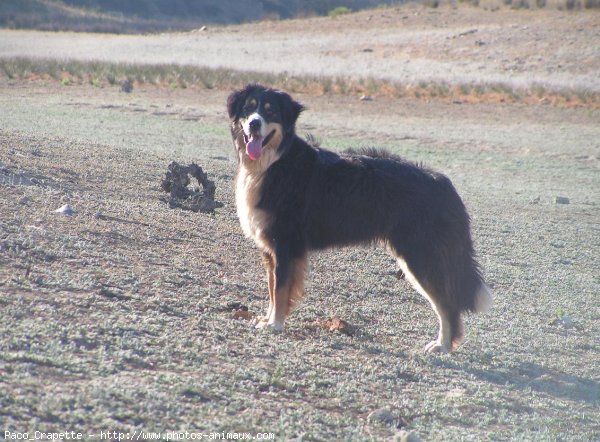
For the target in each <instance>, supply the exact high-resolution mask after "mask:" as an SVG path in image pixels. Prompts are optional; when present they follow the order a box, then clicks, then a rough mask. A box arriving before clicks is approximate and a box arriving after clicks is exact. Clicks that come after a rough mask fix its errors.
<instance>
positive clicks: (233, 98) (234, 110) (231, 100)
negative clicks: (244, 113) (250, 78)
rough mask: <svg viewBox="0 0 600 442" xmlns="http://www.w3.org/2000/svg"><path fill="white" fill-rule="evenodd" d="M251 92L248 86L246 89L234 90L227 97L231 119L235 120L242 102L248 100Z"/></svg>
mask: <svg viewBox="0 0 600 442" xmlns="http://www.w3.org/2000/svg"><path fill="white" fill-rule="evenodd" d="M249 92H250V88H249V87H248V86H246V87H245V88H244V89H241V90H239V91H234V92H232V93H231V94H230V95H229V97H227V113H228V114H229V118H230V119H231V120H235V118H236V117H237V116H238V115H239V113H240V110H241V108H242V104H243V103H244V102H245V101H246V97H247V96H248V93H249Z"/></svg>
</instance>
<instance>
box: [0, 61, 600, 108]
mask: <svg viewBox="0 0 600 442" xmlns="http://www.w3.org/2000/svg"><path fill="white" fill-rule="evenodd" d="M0 75H4V76H5V77H7V78H8V79H18V80H40V79H42V80H54V81H59V82H61V83H62V84H63V85H65V86H68V85H69V84H71V83H77V84H84V83H89V84H91V85H93V86H96V87H103V86H109V85H115V84H121V83H122V82H124V81H126V80H129V81H130V82H132V83H133V84H134V86H135V85H136V84H137V85H140V84H144V85H154V86H157V87H164V88H171V89H173V88H192V89H197V88H200V89H220V90H231V89H233V88H239V87H242V86H244V85H246V84H248V83H254V82H260V83H265V84H269V85H271V86H273V87H277V88H281V89H284V90H287V91H289V92H291V93H308V94H314V95H326V94H333V95H355V96H374V97H376V96H385V97H397V98H403V97H404V98H407V97H408V98H418V99H421V100H427V101H429V100H442V101H445V102H461V103H463V102H464V103H481V102H487V103H517V102H523V103H527V104H551V105H558V106H568V107H578V106H584V107H589V108H592V109H597V108H600V93H598V92H593V91H588V90H585V89H577V90H575V89H568V90H555V89H550V88H547V87H545V86H544V85H542V84H534V85H533V86H531V87H530V88H526V89H519V88H516V87H514V86H512V85H509V84H505V83H489V84H488V83H467V84H450V83H445V82H433V81H421V82H419V83H417V84H403V83H399V82H394V81H387V80H380V79H375V78H360V79H354V78H345V77H324V76H312V75H304V76H300V75H296V76H290V75H287V74H266V73H259V72H251V71H238V70H231V69H211V68H205V67H196V66H182V65H178V64H153V65H152V64H151V65H148V64H144V65H141V64H126V63H107V62H85V61H57V60H52V59H48V60H44V59H41V60H40V59H29V58H9V59H0Z"/></svg>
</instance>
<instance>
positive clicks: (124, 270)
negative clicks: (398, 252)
mask: <svg viewBox="0 0 600 442" xmlns="http://www.w3.org/2000/svg"><path fill="white" fill-rule="evenodd" d="M373 14H380V12H375V13H373ZM436 14H437V12H436ZM490 14H491V13H490ZM544 14H545V13H544ZM360 16H361V17H362V15H360ZM423 16H425V17H430V16H434V14H431V15H428V13H427V14H426V13H423ZM411 17H412V15H411ZM451 17H452V16H451V15H449V16H448V18H447V20H451ZM569 17H571V19H575V18H576V17H584V18H583V19H585V20H596V17H597V15H589V16H584V15H577V14H574V15H572V16H569ZM585 17H587V18H585ZM590 17H591V18H590ZM320 20H322V19H316V20H315V21H314V22H313V21H310V22H307V23H311V25H310V26H312V23H316V22H319V21H320ZM297 23H298V22H289V23H287V22H286V23H283V24H281V23H280V24H278V23H267V24H265V25H264V26H265V28H266V29H270V27H276V26H289V27H294V26H299V25H297ZM333 23H336V24H339V23H342V22H340V21H335V22H333ZM478 23H479V22H478ZM426 24H427V23H426ZM248 26H250V25H248ZM424 26H425V25H424ZM531 26H534V25H531ZM536 26H537V25H536ZM547 26H550V25H547ZM594 26H595V25H594ZM594 26H592V29H595V31H589V29H588V30H587V31H584V32H588V31H589V32H592V33H593V32H597V31H598V28H597V27H594ZM475 27H477V28H478V29H483V26H482V25H479V24H478V25H477V26H475ZM242 28H243V27H241V28H233V29H232V31H231V34H232V35H234V36H235V35H239V31H238V29H242ZM586 29H587V28H586ZM333 31H335V29H333ZM220 32H226V31H225V30H223V29H222V30H220ZM478 32H479V31H478ZM550 34H551V32H550V30H547V35H550ZM0 35H2V37H0V38H5V35H6V33H5V32H0ZM569 35H570V34H569ZM573 35H576V31H574V32H573ZM86 38H87V37H86ZM96 38H98V40H102V39H104V38H117V37H102V36H98V37H96ZM152 38H154V37H152ZM165 38H166V37H165ZM173 38H175V37H173ZM231 38H233V37H231ZM465 38H470V37H465ZM549 38H550V37H549ZM542 41H545V40H544V39H542ZM0 47H3V48H4V50H5V49H6V47H5V46H0ZM588 49H589V47H588ZM556 56H557V57H558V55H556ZM573 56H574V57H577V55H573ZM469 57H470V56H469ZM469 59H471V58H469ZM590 60H591V61H590V63H591V64H590V65H591V66H594V63H598V61H597V60H596V59H595V58H594V57H592V58H591V59H590ZM563 66H571V65H569V62H568V56H567V55H565V62H564V65H563ZM594 69H597V67H595V68H594ZM529 72H532V74H531V76H532V77H536V75H537V71H536V70H535V69H533V70H532V71H527V73H529ZM582 72H583V70H582ZM584 74H585V73H584ZM574 75H575V77H576V74H574ZM227 94H228V91H217V90H190V89H185V90H183V89H176V90H171V89H166V88H164V89H163V88H154V87H146V88H144V87H142V88H136V89H134V91H133V92H132V93H131V94H126V93H123V92H120V90H119V87H118V86H114V87H104V88H98V87H93V86H91V85H83V86H81V85H80V86H62V85H61V84H60V83H58V82H43V81H36V82H24V81H13V80H7V79H5V78H3V79H0V430H2V431H7V430H8V431H13V432H17V431H18V432H25V431H28V432H30V434H31V435H32V436H33V432H34V431H45V432H48V431H57V432H58V431H71V430H73V431H76V432H82V433H83V434H85V437H86V438H87V439H88V440H94V439H99V438H100V436H99V435H100V434H101V433H100V432H101V431H117V432H123V434H124V435H125V434H126V435H128V436H129V437H130V438H134V437H135V436H136V435H137V437H140V438H141V439H148V438H149V437H150V436H149V435H148V434H144V435H142V434H141V433H140V432H142V431H143V432H152V431H157V432H162V437H163V438H166V432H167V431H179V430H183V431H186V430H187V431H190V432H202V433H204V434H208V433H210V432H221V431H224V432H249V433H251V434H252V435H255V434H256V433H263V432H264V433H269V432H270V433H274V434H275V438H276V440H387V439H390V438H393V437H394V436H395V435H398V432H399V431H401V430H406V431H411V432H414V433H415V434H417V435H418V436H420V437H421V438H422V440H473V441H481V440H581V441H588V440H600V325H599V324H600V307H599V305H598V296H599V293H600V276H599V273H598V269H599V268H600V259H599V258H598V256H600V185H599V182H600V180H599V177H600V173H599V172H600V171H599V169H600V111H598V110H590V109H587V108H583V107H581V108H565V107H559V106H551V105H548V104H543V103H540V104H538V105H524V104H506V103H505V104H502V103H499V104H490V103H488V104H485V103H479V104H464V103H463V104H459V103H442V102H437V101H430V102H426V101H419V100H413V99H393V98H377V99H375V100H373V101H360V100H359V99H358V98H357V97H350V96H348V97H343V96H311V95H300V96H296V98H297V99H299V100H300V101H301V102H303V103H305V104H306V106H307V108H308V110H307V111H306V112H305V113H303V114H302V115H301V117H300V121H299V124H298V132H299V133H300V134H305V133H309V132H310V133H312V134H314V135H315V136H316V137H317V138H318V139H320V140H321V143H322V145H323V146H325V147H331V148H333V149H343V148H346V147H359V146H380V147H386V148H388V149H390V150H392V151H393V152H395V153H398V154H400V155H402V156H405V157H407V158H410V159H412V160H415V161H420V162H424V163H425V164H426V165H428V166H431V167H433V168H436V169H438V170H440V171H443V172H444V173H446V174H447V175H448V176H449V177H450V178H451V179H452V181H453V182H454V183H455V185H456V187H457V189H458V191H459V193H460V194H461V195H462V197H463V199H464V201H465V203H466V205H467V207H468V209H469V211H470V213H471V215H472V224H473V236H474V239H475V245H476V249H477V252H478V257H479V261H480V262H481V264H482V267H483V269H484V274H485V276H486V279H487V281H488V283H489V284H490V286H491V287H492V289H493V291H494V294H495V301H496V303H495V306H494V308H493V310H492V311H491V312H490V313H488V314H485V315H477V316H471V317H467V318H466V330H467V334H466V340H465V343H464V344H463V346H461V347H460V348H459V349H458V350H457V351H456V352H455V353H454V354H452V355H430V354H425V353H424V352H423V348H424V345H425V344H426V343H427V342H429V341H430V340H431V339H432V337H433V336H434V335H435V333H436V318H435V316H434V314H433V312H432V310H431V308H430V307H429V305H428V304H427V302H426V301H425V300H424V299H422V298H421V297H420V296H419V295H418V294H417V293H416V292H414V291H413V290H412V289H411V288H410V287H409V286H408V285H407V284H406V283H405V282H403V281H399V280H397V279H396V276H395V274H396V270H397V269H396V267H395V264H394V262H393V259H391V258H390V257H389V256H388V255H387V254H386V253H385V252H384V251H383V250H381V249H378V248H363V249H361V248H351V249H344V250H335V251H329V252H324V253H319V254H316V255H314V256H312V257H311V260H310V270H309V274H308V278H307V284H306V297H305V299H304V301H303V303H302V305H301V306H300V307H299V309H298V310H297V311H295V312H294V313H293V315H292V316H291V317H290V319H289V322H288V324H287V328H286V331H285V332H284V333H282V334H270V333H262V332H258V331H257V330H255V329H253V328H252V327H251V326H250V325H249V323H248V321H246V320H244V319H234V318H233V317H232V315H233V313H232V311H233V310H237V309H239V308H240V307H247V308H248V311H249V312H250V314H261V313H262V312H263V310H264V309H266V304H267V301H266V283H265V278H264V274H263V273H264V272H263V270H262V267H261V262H260V259H259V256H258V254H257V252H256V249H255V248H254V246H253V245H252V244H251V242H250V241H249V240H248V239H246V238H244V236H243V234H242V232H241V229H240V227H239V224H238V221H237V216H236V212H235V205H234V197H233V177H234V174H235V169H236V162H235V158H234V155H233V148H232V144H231V140H230V136H229V128H228V121H227V116H226V112H225V100H226V97H227ZM171 161H178V162H179V163H180V164H189V163H191V162H192V161H194V162H196V163H198V164H199V165H200V166H201V167H202V168H203V170H204V171H205V172H207V173H208V177H209V179H211V180H213V181H214V182H215V184H216V194H215V199H216V200H217V201H219V202H221V203H223V207H220V208H217V209H216V210H215V212H214V213H213V214H203V213H194V212H190V211H183V210H181V209H177V208H175V209H171V208H169V206H168V204H167V203H166V202H165V201H164V198H165V195H166V194H165V193H164V191H163V190H161V180H162V179H163V177H164V175H165V172H166V171H167V167H168V165H169V164H170V163H171ZM65 204H69V205H70V207H72V209H73V210H74V213H73V214H72V215H71V216H67V215H64V214H61V213H57V212H55V210H56V209H58V208H60V207H61V206H63V205H65ZM331 317H337V318H340V319H342V320H344V321H347V322H348V323H349V324H351V325H352V327H353V328H352V330H353V333H352V334H351V335H348V334H345V333H339V332H332V331H330V330H328V329H326V328H323V327H322V326H321V325H319V324H322V323H324V322H326V320H327V319H328V318H331ZM1 434H3V435H4V433H1ZM90 435H94V436H95V437H90ZM142 436H143V437H142ZM109 439H117V435H116V434H113V435H112V437H109Z"/></svg>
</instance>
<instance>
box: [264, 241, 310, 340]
mask: <svg viewBox="0 0 600 442" xmlns="http://www.w3.org/2000/svg"><path fill="white" fill-rule="evenodd" d="M272 268H273V267H272ZM305 268H306V257H304V256H302V257H299V258H292V257H290V254H289V253H288V252H287V250H285V249H282V248H279V250H278V251H277V253H276V254H275V257H274V272H272V273H270V274H269V272H267V273H268V278H269V293H270V294H271V295H270V297H271V302H270V306H269V311H268V315H269V316H268V319H267V321H266V323H261V322H259V323H258V324H257V325H256V326H257V327H258V328H262V327H265V326H268V327H270V328H272V329H273V330H276V331H281V330H283V326H284V322H285V319H286V318H287V316H288V314H289V312H290V310H291V308H292V307H293V305H294V304H295V303H296V302H297V301H298V300H299V299H300V298H301V297H302V295H303V293H304V272H305Z"/></svg>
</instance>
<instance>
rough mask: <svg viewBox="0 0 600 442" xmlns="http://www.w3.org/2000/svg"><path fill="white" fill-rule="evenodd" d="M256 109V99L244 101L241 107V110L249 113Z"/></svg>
mask: <svg viewBox="0 0 600 442" xmlns="http://www.w3.org/2000/svg"><path fill="white" fill-rule="evenodd" d="M255 109H256V100H250V101H248V102H246V104H245V105H244V107H243V109H242V110H243V111H244V112H245V113H248V114H249V113H250V112H254V110H255Z"/></svg>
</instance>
